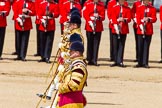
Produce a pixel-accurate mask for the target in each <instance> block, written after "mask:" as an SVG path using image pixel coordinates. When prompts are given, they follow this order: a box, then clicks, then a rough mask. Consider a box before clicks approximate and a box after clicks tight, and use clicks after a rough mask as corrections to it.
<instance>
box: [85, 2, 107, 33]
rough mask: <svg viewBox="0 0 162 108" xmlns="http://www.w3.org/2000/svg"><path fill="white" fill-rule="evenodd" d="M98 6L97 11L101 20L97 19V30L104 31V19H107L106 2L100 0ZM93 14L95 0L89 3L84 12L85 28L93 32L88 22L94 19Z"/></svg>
mask: <svg viewBox="0 0 162 108" xmlns="http://www.w3.org/2000/svg"><path fill="white" fill-rule="evenodd" d="M96 8H97V13H98V14H99V20H96V32H101V31H103V21H104V20H105V9H104V3H103V2H100V1H99V2H98V4H97V6H96ZM91 16H94V2H89V3H87V6H86V8H85V9H84V12H83V17H84V19H85V20H86V25H85V30H86V31H89V32H93V30H92V28H91V26H90V25H89V23H88V22H89V21H92V20H91V18H90V17H91Z"/></svg>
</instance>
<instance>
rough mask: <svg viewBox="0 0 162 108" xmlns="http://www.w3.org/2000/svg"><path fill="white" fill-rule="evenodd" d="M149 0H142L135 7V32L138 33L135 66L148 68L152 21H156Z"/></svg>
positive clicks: (153, 9) (154, 12) (154, 10)
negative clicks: (136, 61) (141, 2)
mask: <svg viewBox="0 0 162 108" xmlns="http://www.w3.org/2000/svg"><path fill="white" fill-rule="evenodd" d="M149 2H150V0H143V4H141V5H140V6H139V7H138V9H137V25H138V29H137V34H138V53H139V54H138V56H139V57H138V64H137V65H136V67H144V68H149V64H148V60H149V49H150V43H151V39H152V35H153V23H155V22H156V20H157V18H156V9H155V8H154V7H153V6H152V5H151V4H150V3H149Z"/></svg>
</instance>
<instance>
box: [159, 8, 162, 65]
mask: <svg viewBox="0 0 162 108" xmlns="http://www.w3.org/2000/svg"><path fill="white" fill-rule="evenodd" d="M160 22H161V26H160V37H161V60H160V62H159V63H162V5H161V6H160Z"/></svg>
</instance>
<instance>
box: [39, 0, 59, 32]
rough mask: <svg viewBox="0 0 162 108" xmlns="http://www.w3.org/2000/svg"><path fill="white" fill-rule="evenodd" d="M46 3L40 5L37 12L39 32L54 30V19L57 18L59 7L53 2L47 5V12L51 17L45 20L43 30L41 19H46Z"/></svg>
mask: <svg viewBox="0 0 162 108" xmlns="http://www.w3.org/2000/svg"><path fill="white" fill-rule="evenodd" d="M47 4H48V2H47V1H43V2H41V4H40V8H39V11H38V17H39V19H40V20H39V21H40V26H39V30H41V31H45V30H47V31H52V30H55V19H54V18H57V17H58V16H59V7H58V4H57V3H55V2H52V3H49V11H50V12H51V13H52V15H53V16H52V17H48V20H47V28H45V27H44V26H43V24H42V19H46V18H47V17H46V14H45V13H46V6H47Z"/></svg>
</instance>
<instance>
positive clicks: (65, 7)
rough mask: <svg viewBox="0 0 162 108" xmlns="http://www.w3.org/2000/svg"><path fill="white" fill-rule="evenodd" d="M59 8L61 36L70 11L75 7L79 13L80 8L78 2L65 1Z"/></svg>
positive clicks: (74, 0)
mask: <svg viewBox="0 0 162 108" xmlns="http://www.w3.org/2000/svg"><path fill="white" fill-rule="evenodd" d="M61 6H62V7H60V25H61V34H63V30H64V25H66V22H68V21H69V19H70V18H69V15H70V10H71V9H72V8H74V7H75V8H77V9H78V10H79V11H80V13H81V9H82V7H81V5H80V3H79V2H78V0H67V1H65V2H63V4H62V5H61Z"/></svg>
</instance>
